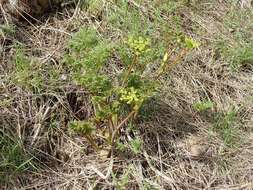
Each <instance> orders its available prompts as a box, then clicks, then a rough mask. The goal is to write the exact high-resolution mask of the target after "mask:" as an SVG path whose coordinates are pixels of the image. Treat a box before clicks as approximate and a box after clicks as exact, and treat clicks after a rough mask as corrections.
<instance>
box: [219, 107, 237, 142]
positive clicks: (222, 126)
mask: <svg viewBox="0 0 253 190" xmlns="http://www.w3.org/2000/svg"><path fill="white" fill-rule="evenodd" d="M237 114H238V111H237V110H235V109H231V110H230V111H228V112H225V113H220V114H217V116H216V118H215V121H216V122H215V124H214V130H215V131H216V132H218V134H219V135H220V137H221V139H222V140H223V142H224V144H225V145H226V146H228V147H236V146H238V145H239V144H240V139H239V138H240V135H239V133H238V132H239V128H238V123H237V119H238V115H237Z"/></svg>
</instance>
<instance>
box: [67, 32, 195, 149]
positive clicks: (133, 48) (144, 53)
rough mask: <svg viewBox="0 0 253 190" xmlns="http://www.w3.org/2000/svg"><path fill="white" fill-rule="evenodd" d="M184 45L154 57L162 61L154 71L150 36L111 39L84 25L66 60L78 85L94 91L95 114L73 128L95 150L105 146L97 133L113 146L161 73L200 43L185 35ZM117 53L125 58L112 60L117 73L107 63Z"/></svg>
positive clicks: (157, 85) (74, 123)
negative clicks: (100, 141)
mask: <svg viewBox="0 0 253 190" xmlns="http://www.w3.org/2000/svg"><path fill="white" fill-rule="evenodd" d="M184 44H185V45H184V47H183V49H182V50H181V51H180V52H179V53H178V54H177V56H176V57H174V59H173V60H171V59H170V57H169V54H168V53H167V52H164V56H163V58H162V59H161V58H157V59H156V60H155V61H156V62H157V63H159V62H160V63H161V64H160V66H158V67H157V68H158V69H157V70H152V71H150V70H148V68H149V67H150V66H151V65H152V64H153V61H151V60H150V59H148V57H149V55H150V53H152V52H154V49H152V41H151V39H149V38H145V37H141V36H137V37H136V36H133V35H131V36H129V37H128V39H127V40H124V41H120V42H118V43H109V42H108V41H107V40H105V39H103V38H101V37H99V36H98V34H97V32H96V31H95V30H94V29H92V28H83V29H81V30H80V31H79V32H78V33H77V34H75V35H74V36H73V38H72V39H71V41H70V48H69V54H67V55H66V57H65V61H66V63H67V64H68V65H69V68H70V70H71V71H72V73H71V74H72V76H73V80H74V81H75V82H76V84H78V85H80V86H81V87H83V88H85V89H86V90H87V91H88V93H89V94H90V97H91V101H92V105H93V108H94V114H93V116H92V117H90V118H89V119H88V120H87V121H72V122H70V124H69V125H70V127H71V129H73V130H74V131H76V132H78V133H80V134H82V135H84V137H85V138H86V139H87V140H88V141H89V142H90V144H91V145H92V146H93V147H94V148H95V149H96V150H98V149H100V148H102V147H99V146H98V145H97V143H96V139H97V138H98V137H100V139H101V140H103V141H104V142H105V143H106V145H109V147H110V149H111V147H114V144H115V142H116V141H117V139H118V138H119V136H120V135H121V131H122V129H123V128H124V127H125V126H127V123H129V122H130V121H133V120H134V119H135V118H136V117H137V115H138V112H139V110H140V108H141V107H142V105H143V103H144V102H146V101H147V100H149V99H150V98H151V97H153V96H154V95H155V94H156V92H157V91H158V90H159V88H160V83H159V80H158V79H159V77H160V76H161V75H162V74H163V73H166V72H167V71H168V69H169V68H170V67H169V65H170V64H172V65H175V64H177V63H178V62H179V61H181V60H182V59H183V58H184V57H185V56H186V53H187V52H188V51H189V50H190V49H193V48H195V47H197V45H198V44H197V43H196V42H195V41H194V40H192V39H190V38H185V41H184ZM173 53H176V52H173ZM113 55H114V56H115V55H116V56H118V57H119V59H120V60H121V62H120V63H118V64H120V65H114V67H118V70H120V71H119V72H117V73H116V74H111V73H110V72H109V70H110V67H111V65H109V63H110V64H114V63H113V59H112V56H113ZM169 62H171V63H170V64H168V63H169ZM131 144H132V148H133V150H134V152H138V151H139V148H140V146H141V145H140V143H139V141H138V142H137V141H134V142H132V143H131Z"/></svg>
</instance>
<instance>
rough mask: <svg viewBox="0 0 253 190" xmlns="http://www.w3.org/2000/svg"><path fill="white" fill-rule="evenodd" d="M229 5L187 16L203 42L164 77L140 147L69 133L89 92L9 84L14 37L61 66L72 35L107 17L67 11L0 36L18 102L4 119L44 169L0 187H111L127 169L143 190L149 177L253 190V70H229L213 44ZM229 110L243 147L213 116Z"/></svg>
mask: <svg viewBox="0 0 253 190" xmlns="http://www.w3.org/2000/svg"><path fill="white" fill-rule="evenodd" d="M204 5H205V4H204V3H203V6H204ZM206 6H208V5H206ZM228 10H229V7H228V5H227V4H225V3H218V2H217V3H215V6H214V7H211V8H210V9H204V8H203V10H197V11H196V10H195V11H194V9H193V11H186V12H184V13H183V14H185V18H186V19H190V20H191V22H193V23H195V24H196V25H197V26H198V27H199V28H200V29H199V30H198V33H194V31H191V30H188V29H187V28H186V31H187V32H188V33H189V34H190V33H191V34H192V35H194V36H196V37H197V38H198V39H199V40H201V41H202V42H204V43H203V44H202V46H201V47H200V48H199V49H198V50H196V51H195V52H194V53H192V54H191V55H190V56H189V57H188V58H187V59H186V60H185V61H184V62H183V63H181V64H179V65H178V66H177V67H175V68H174V69H173V70H172V71H171V73H170V76H169V78H168V79H164V81H163V83H164V89H163V92H162V95H161V97H160V98H159V100H154V101H152V102H150V104H149V105H148V106H150V107H151V108H152V109H151V111H150V115H149V116H148V117H149V118H148V119H140V121H138V122H139V125H138V127H139V128H140V136H141V137H142V139H143V141H144V147H143V152H142V153H141V154H139V155H133V154H131V153H122V154H119V155H117V156H114V157H110V158H107V157H105V156H104V155H102V153H101V154H95V153H94V152H93V151H91V150H90V148H89V147H88V145H87V142H85V140H84V139H83V138H82V137H80V136H75V135H69V133H68V130H67V128H66V122H67V121H65V120H66V118H68V116H69V115H71V116H74V117H81V116H82V117H83V116H84V115H89V114H90V112H91V111H90V109H91V108H90V106H89V105H88V103H87V104H81V105H80V104H79V102H78V100H76V99H75V97H76V94H83V97H84V98H85V92H82V91H81V92H80V91H79V90H77V89H78V88H75V87H73V86H69V85H68V84H66V83H60V84H59V89H60V90H59V93H58V94H50V91H49V92H48V94H44V96H46V97H47V98H43V94H31V93H30V92H28V91H25V90H23V89H21V88H20V87H18V86H15V85H12V84H10V83H9V82H8V77H7V75H8V74H9V73H10V72H11V70H12V67H11V64H10V62H11V60H12V58H11V57H12V55H13V51H14V49H13V48H12V46H11V44H13V43H14V42H15V40H19V41H20V42H22V43H24V44H25V48H26V52H29V54H31V55H33V56H34V55H36V57H37V59H38V60H39V61H40V62H42V63H44V64H54V65H55V68H58V69H59V70H61V69H62V67H61V64H60V63H59V60H61V58H62V56H63V54H64V51H65V47H66V43H67V40H68V39H69V38H70V36H71V34H72V32H75V31H77V30H78V28H79V27H80V26H82V25H83V24H84V23H88V24H91V25H94V26H95V27H96V28H98V29H99V30H101V31H106V28H103V22H100V21H98V20H94V18H93V17H92V15H91V14H90V13H87V12H83V11H81V10H79V9H78V8H76V9H73V8H69V9H65V10H63V12H59V13H56V14H49V15H46V16H45V17H43V18H41V19H40V20H39V21H33V23H27V22H22V23H21V22H20V23H17V31H16V37H15V38H13V37H5V38H2V39H1V40H0V41H1V45H2V47H3V51H2V52H1V58H0V61H1V65H0V80H1V82H0V98H1V99H4V98H11V99H12V103H11V104H10V105H8V106H6V107H3V108H0V114H1V115H0V118H1V119H0V125H1V127H3V128H4V129H7V130H10V131H12V133H16V134H17V136H18V138H19V140H20V141H21V142H22V146H23V149H24V150H25V152H27V153H29V154H31V155H33V156H34V160H35V161H36V162H38V163H40V169H38V170H35V171H29V172H25V173H24V174H22V175H20V176H18V177H17V178H15V179H14V180H13V181H9V182H7V183H5V184H3V185H2V187H1V188H0V189H73V190H74V189H76V190H80V189H114V188H115V187H116V182H117V181H115V180H114V179H113V178H112V177H111V173H112V172H113V173H116V174H117V176H118V178H119V179H120V176H122V175H123V173H124V172H127V170H129V171H130V172H129V174H128V176H129V182H128V184H127V186H126V187H125V189H145V184H150V185H151V186H152V187H153V188H156V189H192V190H193V189H248V190H250V189H253V183H252V181H253V168H252V166H253V149H252V147H253V133H252V129H253V128H252V126H253V104H252V98H251V99H250V97H252V96H253V90H252V84H253V78H252V70H250V71H248V70H246V71H243V70H241V71H239V72H231V70H230V68H229V66H228V64H229V63H228V62H226V61H225V60H223V59H221V58H219V57H218V58H216V57H215V51H214V49H212V47H211V46H210V45H209V43H210V42H213V41H215V40H216V36H217V35H219V34H220V35H224V31H223V30H222V28H221V27H220V26H221V25H222V21H219V20H217V17H218V18H219V19H220V20H222V18H223V17H224V15H225V14H226V13H225V12H226V11H228ZM1 22H5V21H4V20H3V19H1ZM62 76H63V77H64V75H63V74H62ZM203 98H208V99H210V100H212V101H213V102H214V103H215V107H214V108H213V109H212V110H210V111H208V113H207V114H201V113H198V112H196V111H195V110H194V109H193V108H192V104H193V103H195V102H198V101H200V100H203ZM38 102H39V103H38ZM232 108H240V109H239V112H238V113H237V117H236V122H235V124H233V126H232V127H236V126H237V125H238V126H239V133H237V136H236V143H238V146H231V147H230V146H227V145H225V144H224V141H223V140H222V138H221V136H220V134H219V132H216V131H214V130H213V126H214V125H215V122H216V121H215V119H214V115H215V114H217V113H226V112H228V111H229V110H230V109H232ZM77 112H78V113H79V114H80V115H79V116H78V113H77ZM55 113H58V114H57V117H58V118H62V122H61V123H59V124H58V125H59V127H57V128H56V129H53V130H51V129H48V128H47V127H48V121H47V119H48V118H50V116H51V115H52V114H55ZM59 120H61V119H59ZM118 182H119V180H118Z"/></svg>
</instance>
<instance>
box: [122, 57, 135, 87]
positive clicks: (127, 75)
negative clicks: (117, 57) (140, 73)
mask: <svg viewBox="0 0 253 190" xmlns="http://www.w3.org/2000/svg"><path fill="white" fill-rule="evenodd" d="M136 63H137V55H134V58H133V62H132V63H131V65H130V66H129V68H128V70H127V74H126V75H125V77H124V80H123V82H122V86H124V85H125V83H126V81H127V79H128V77H129V75H130V73H131V71H132V69H133V67H134V66H135V65H136Z"/></svg>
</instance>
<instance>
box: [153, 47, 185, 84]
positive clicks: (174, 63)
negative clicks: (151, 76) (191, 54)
mask: <svg viewBox="0 0 253 190" xmlns="http://www.w3.org/2000/svg"><path fill="white" fill-rule="evenodd" d="M187 52H188V49H187V48H184V49H183V50H182V51H181V52H180V53H179V55H178V56H177V57H176V59H175V60H174V61H173V62H172V63H171V64H170V65H165V66H164V68H163V72H160V73H158V75H157V76H156V79H158V78H159V77H160V76H161V75H162V74H163V73H164V72H165V71H168V70H169V69H171V68H172V67H173V66H175V65H177V64H178V63H179V62H180V61H181V60H182V59H183V58H184V57H185V55H186V53H187Z"/></svg>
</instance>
